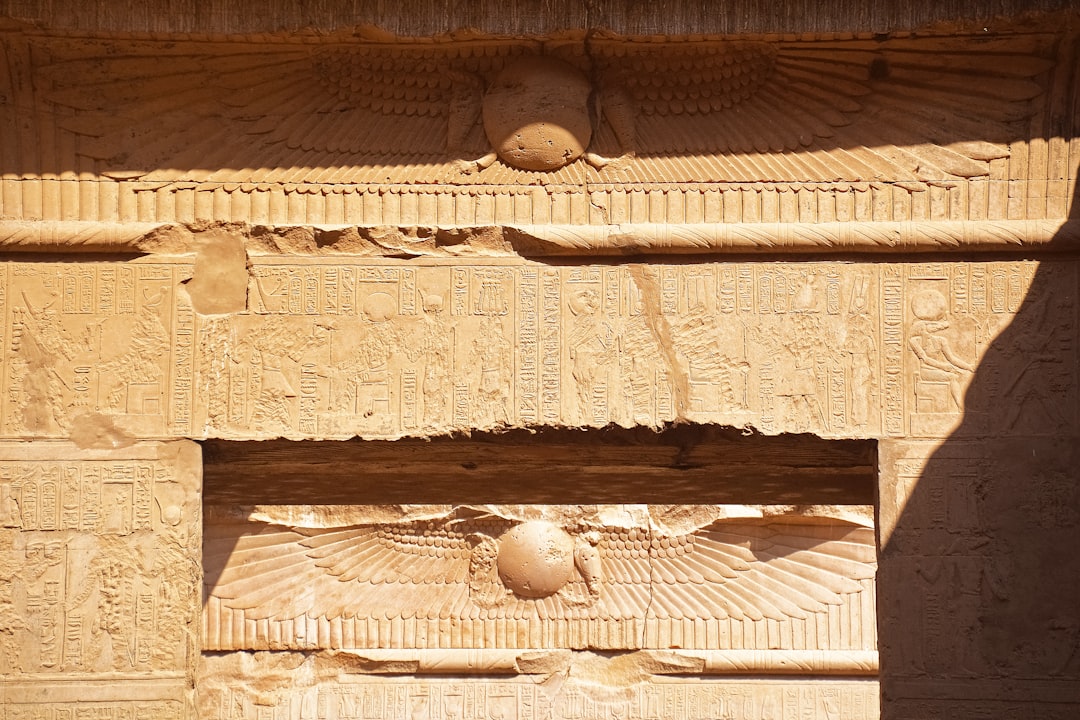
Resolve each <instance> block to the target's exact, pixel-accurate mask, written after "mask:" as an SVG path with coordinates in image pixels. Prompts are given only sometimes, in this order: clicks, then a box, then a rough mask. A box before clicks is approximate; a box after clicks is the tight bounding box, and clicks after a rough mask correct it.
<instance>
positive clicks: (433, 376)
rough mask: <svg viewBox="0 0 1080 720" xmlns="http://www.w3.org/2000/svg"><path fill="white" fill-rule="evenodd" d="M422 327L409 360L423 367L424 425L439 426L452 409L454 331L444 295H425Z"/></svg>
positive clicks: (413, 341) (413, 339) (413, 343)
mask: <svg viewBox="0 0 1080 720" xmlns="http://www.w3.org/2000/svg"><path fill="white" fill-rule="evenodd" d="M422 307H423V310H424V312H423V313H422V314H421V315H420V328H419V330H418V331H417V332H416V333H415V335H414V337H413V338H412V344H411V345H410V346H409V353H410V357H409V359H410V360H413V361H417V360H421V361H422V362H423V365H424V371H423V377H422V380H421V382H420V390H421V393H422V394H423V397H424V409H423V417H424V426H425V427H428V428H434V427H437V426H438V425H439V424H440V423H442V422H443V421H445V420H446V411H447V408H448V407H449V398H448V393H449V388H450V382H451V379H450V362H451V354H452V352H453V350H452V347H451V332H452V330H451V328H450V327H448V326H447V323H446V319H445V317H444V316H443V298H442V296H441V295H435V294H431V295H424V300H423V305H422Z"/></svg>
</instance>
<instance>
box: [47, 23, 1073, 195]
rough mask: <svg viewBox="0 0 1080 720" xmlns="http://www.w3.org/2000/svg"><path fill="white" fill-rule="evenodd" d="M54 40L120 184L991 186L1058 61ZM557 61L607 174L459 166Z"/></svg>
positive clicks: (77, 125) (679, 47)
mask: <svg viewBox="0 0 1080 720" xmlns="http://www.w3.org/2000/svg"><path fill="white" fill-rule="evenodd" d="M42 42H46V41H42ZM47 42H49V43H51V45H50V51H51V57H52V58H53V60H52V62H51V63H49V64H46V65H44V66H43V67H40V68H39V69H38V74H37V76H36V78H35V84H36V86H37V87H40V88H41V93H42V95H43V97H44V98H45V99H46V100H47V101H48V102H49V103H51V105H52V107H53V108H54V111H55V112H56V114H57V116H58V121H59V124H60V126H61V127H63V128H65V129H67V130H70V131H72V132H74V133H75V135H76V143H75V144H76V148H75V152H76V154H77V155H81V156H83V157H86V158H89V159H93V160H94V161H96V163H97V167H98V169H99V172H103V173H105V174H109V175H113V176H127V177H143V178H145V179H153V180H208V181H221V182H254V183H258V182H326V183H349V182H364V183H372V182H374V183H396V182H431V181H433V180H446V179H447V178H450V179H453V180H455V181H459V182H470V183H474V182H475V183H483V182H500V183H502V182H523V183H536V182H552V183H564V182H570V183H580V182H583V181H584V180H585V178H586V171H587V172H588V173H589V177H591V179H592V180H595V181H607V182H623V181H632V182H657V181H666V182H672V181H691V182H693V181H698V182H711V181H791V182H802V181H806V182H819V181H821V182H823V181H833V180H847V181H875V180H887V181H902V182H911V183H921V182H935V181H949V180H955V179H958V178H969V177H979V176H984V175H986V174H987V173H988V172H989V162H990V161H991V160H993V159H995V158H1001V157H1005V156H1007V154H1008V148H1007V143H1008V142H1009V141H1010V140H1011V139H1015V138H1019V137H1024V136H1025V134H1024V133H1023V132H1021V130H1022V128H1021V126H1022V124H1023V123H1024V122H1025V121H1026V120H1027V119H1028V118H1029V117H1030V116H1031V114H1032V107H1033V104H1032V100H1033V98H1035V97H1037V96H1038V95H1039V94H1041V93H1042V92H1043V88H1044V87H1045V85H1046V74H1047V71H1048V70H1049V69H1050V68H1051V67H1052V66H1053V61H1052V60H1051V59H1049V57H1047V55H1048V53H1049V52H1050V51H1049V49H1048V48H1049V42H1048V41H1047V40H1046V39H1045V36H1039V35H1017V36H1002V37H996V38H970V37H964V36H956V37H944V36H926V37H909V38H895V39H887V40H883V41H877V40H872V39H851V40H806V41H791V42H773V41H770V42H766V41H726V42H721V41H700V42H697V41H695V42H690V41H681V42H670V43H657V42H633V41H627V40H619V39H606V40H605V39H592V40H590V41H589V43H588V44H587V45H585V44H582V43H580V42H579V43H572V42H566V43H562V44H558V43H549V44H548V45H547V46H546V47H545V46H542V45H541V44H540V43H536V42H529V41H524V40H515V41H471V42H461V43H450V42H447V43H431V44H427V45H405V44H393V43H382V44H380V43H363V42H357V43H355V44H344V43H342V42H341V41H340V40H334V41H330V40H314V39H309V43H310V44H301V43H283V42H278V43H269V42H255V41H252V42H250V43H245V42H232V43H219V42H201V41H177V42H175V43H171V44H169V45H164V44H162V43H152V42H145V41H134V40H132V41H121V40H111V41H92V40H83V41H80V42H81V43H82V44H81V45H72V43H74V42H75V41H72V40H64V39H53V40H49V41H47ZM65 43H67V45H65ZM1044 46H1045V47H1044ZM540 53H548V54H552V55H556V56H558V57H560V58H562V59H564V60H566V61H568V62H570V63H571V64H574V65H576V66H578V67H579V68H580V69H581V70H582V72H583V73H585V74H586V75H587V76H588V77H590V78H591V79H592V82H593V84H594V90H595V91H596V92H595V96H596V97H597V98H598V100H599V106H600V112H599V115H598V118H599V120H598V121H597V122H596V126H595V128H594V133H593V143H592V146H591V148H590V150H591V151H592V155H591V156H587V157H588V158H589V159H591V160H592V161H593V164H594V165H597V166H599V169H596V168H589V167H588V163H587V160H586V159H581V160H578V161H576V162H574V163H571V164H570V165H568V166H567V167H564V168H562V169H560V170H557V171H553V172H548V173H543V172H540V173H536V172H527V171H521V170H515V169H513V168H509V167H507V166H506V165H504V164H502V163H495V164H494V165H493V166H491V167H489V168H487V169H486V170H483V171H482V172H479V173H475V174H473V175H470V176H466V175H462V174H461V173H457V174H456V175H455V167H457V165H456V163H458V162H460V161H463V160H473V159H476V158H478V157H480V156H482V155H485V154H486V153H488V152H490V150H491V148H490V146H489V145H488V143H487V140H486V138H485V135H484V131H483V126H482V122H481V118H480V106H481V102H482V97H483V91H484V89H485V87H486V86H487V85H488V84H489V83H490V82H491V81H492V79H493V78H494V76H495V75H496V74H497V72H498V71H499V70H500V69H502V68H503V67H505V65H506V64H507V63H508V62H509V61H510V60H511V59H513V58H516V57H518V56H520V55H524V54H540ZM620 156H621V157H622V161H620V162H617V163H615V164H614V165H612V164H605V162H606V161H604V160H603V158H604V157H607V158H615V157H620ZM597 158H600V162H596V159H597Z"/></svg>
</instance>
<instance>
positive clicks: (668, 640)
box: [203, 505, 876, 670]
mask: <svg viewBox="0 0 1080 720" xmlns="http://www.w3.org/2000/svg"><path fill="white" fill-rule="evenodd" d="M284 510H286V508H282V511H284ZM287 510H288V513H287V515H282V514H281V513H280V512H279V513H278V514H279V516H280V518H279V519H278V520H277V524H275V523H274V517H273V515H274V512H273V510H272V508H269V509H268V508H263V509H262V511H260V512H259V513H258V517H259V518H260V521H259V522H252V521H250V520H244V518H245V517H250V510H245V509H238V510H234V511H233V512H232V513H229V512H227V511H219V512H218V513H217V515H219V517H215V515H214V514H212V515H211V516H210V519H209V520H208V524H207V535H206V540H205V553H206V562H207V575H206V583H207V588H206V598H207V601H206V606H205V610H204V621H203V622H204V646H205V647H206V648H207V649H211V650H240V649H297V650H307V649H317V648H318V649H365V648H381V649H404V650H409V649H420V650H435V649H439V648H460V649H467V648H494V649H504V648H532V649H537V650H540V649H544V650H555V649H559V648H569V649H581V648H593V649H597V650H633V649H639V648H651V649H667V648H684V649H690V650H703V651H724V650H736V651H752V650H756V651H762V652H761V653H759V661H760V662H762V663H763V668H762V669H763V670H764V669H766V666H768V664H769V660H768V656H769V653H770V651H771V650H794V651H811V650H816V651H835V653H834V654H835V655H836V656H837V658H838V659H836V660H831V661H830V660H827V656H828V655H829V652H825V653H824V654H823V655H822V658H823V661H825V662H826V663H828V662H835V663H838V664H839V665H841V666H843V665H844V664H845V663H846V662H848V660H845V659H842V658H844V657H845V654H846V653H847V652H849V651H854V652H855V654H856V655H858V653H859V652H866V651H873V650H874V647H875V640H874V636H875V632H876V628H875V624H874V612H873V608H874V603H875V601H874V590H873V577H874V563H875V554H876V550H875V545H874V534H873V530H872V527H869V526H870V521H869V512H867V513H865V514H864V517H865V518H866V519H865V520H864V521H863V522H864V525H862V526H860V525H857V524H853V523H851V522H847V521H841V520H833V519H827V518H821V517H817V516H800V515H797V514H791V513H790V512H785V509H784V508H774V509H772V511H771V512H770V510H769V508H765V511H764V512H765V515H764V516H762V512H763V511H762V509H759V508H747V507H742V506H737V507H725V506H670V507H661V506H645V505H613V506H594V507H591V508H590V507H588V506H578V505H575V506H551V505H528V506H482V507H480V506H478V507H457V508H455V509H454V510H452V511H450V512H448V513H434V514H433V512H432V508H431V507H429V506H424V507H423V508H419V507H418V508H416V509H415V510H413V511H412V512H411V513H406V514H405V515H404V516H403V517H402V518H400V519H399V520H398V521H396V522H390V521H387V520H386V510H385V509H380V508H364V507H351V508H349V512H348V513H347V514H345V515H343V514H342V509H341V508H340V507H337V508H315V507H311V508H306V509H305V508H302V507H289V508H287ZM365 511H367V512H365ZM365 515H369V517H371V518H372V520H369V521H368V522H366V523H365V522H363V518H364V516H365ZM304 517H310V518H318V520H317V521H314V524H312V523H311V522H309V523H306V524H305V526H300V527H298V526H296V525H294V524H292V523H290V524H288V525H285V524H282V523H287V522H289V519H294V518H304ZM346 517H348V520H345V518H346ZM334 518H342V519H341V520H338V521H337V523H335V521H334ZM292 522H295V520H293V521H292ZM346 522H348V523H350V524H344V523H346ZM296 587H303V588H304V589H305V590H304V592H303V593H299V594H297V593H295V592H293V591H292V590H291V588H296ZM736 654H738V653H736ZM746 654H747V655H749V653H746ZM721 656H723V654H722V653H721Z"/></svg>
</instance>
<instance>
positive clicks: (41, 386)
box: [10, 294, 76, 430]
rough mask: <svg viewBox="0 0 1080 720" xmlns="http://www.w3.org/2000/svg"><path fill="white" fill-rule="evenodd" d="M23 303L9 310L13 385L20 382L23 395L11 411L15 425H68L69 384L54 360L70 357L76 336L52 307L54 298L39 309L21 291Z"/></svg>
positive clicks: (27, 427) (37, 427)
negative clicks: (74, 336) (10, 314)
mask: <svg viewBox="0 0 1080 720" xmlns="http://www.w3.org/2000/svg"><path fill="white" fill-rule="evenodd" d="M23 301H24V303H25V304H24V305H23V306H22V307H16V308H13V310H12V323H11V333H12V337H11V349H12V351H13V353H14V357H13V358H12V360H11V366H10V373H11V381H10V382H11V384H12V386H21V388H22V398H21V401H20V402H19V403H18V404H17V405H16V410H15V412H14V413H12V419H13V420H14V422H15V424H16V426H17V429H19V430H40V429H45V428H50V427H51V428H58V429H63V428H65V427H67V422H68V419H67V415H66V407H67V394H68V392H67V391H68V389H69V388H68V386H67V383H66V382H65V381H64V378H63V377H61V375H60V372H59V371H58V370H57V361H58V360H60V359H64V360H70V359H71V358H72V357H74V353H75V351H76V348H75V339H74V338H73V337H72V336H71V334H70V333H68V331H67V329H66V328H65V327H64V325H63V323H62V321H61V320H62V319H61V317H60V314H59V313H58V312H57V311H56V310H54V309H53V307H52V306H53V304H54V303H55V300H54V301H52V302H49V303H47V304H46V305H45V306H43V307H42V308H40V309H35V308H34V305H33V303H32V302H31V301H30V299H29V298H27V297H26V295H25V294H24V295H23Z"/></svg>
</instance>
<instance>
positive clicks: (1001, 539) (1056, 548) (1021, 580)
mask: <svg viewBox="0 0 1080 720" xmlns="http://www.w3.org/2000/svg"><path fill="white" fill-rule="evenodd" d="M1072 136H1073V137H1075V132H1074V133H1073V135H1072ZM1078 214H1080V202H1078V199H1077V198H1076V197H1074V198H1073V202H1072V205H1071V213H1070V216H1071V217H1074V218H1075V217H1077V215H1078ZM1041 257H1042V256H1041ZM1014 262H1015V261H1014ZM978 264H979V261H978V260H976V261H975V262H974V265H978ZM987 270H988V272H987V278H988V283H989V282H990V278H992V277H993V276H994V275H995V273H997V276H998V277H1001V273H1009V272H1015V267H1014V268H1009V267H1007V266H1006V265H1005V264H1004V263H999V264H998V265H996V266H995V264H994V263H988V264H987ZM1078 287H1080V263H1078V262H1077V260H1076V258H1075V256H1065V255H1051V256H1048V257H1047V259H1043V260H1042V261H1041V262H1040V263H1039V265H1038V269H1037V270H1036V271H1035V273H1034V276H1033V279H1032V281H1031V284H1030V289H1029V290H1028V292H1027V294H1026V295H1025V296H1024V299H1023V302H1022V304H1021V305H1020V307H1019V308H1017V310H1016V312H1015V315H1014V316H1013V317H1012V319H1011V322H1010V323H1009V324H1008V325H1007V326H1006V327H1004V328H1003V329H1002V330H1001V331H1000V333H999V334H997V336H996V337H993V332H992V331H993V326H992V325H990V327H989V328H987V329H986V330H987V331H988V332H989V334H988V336H987V339H988V342H989V344H988V345H987V346H986V348H987V349H986V351H985V353H984V355H983V357H982V360H981V361H980V362H979V364H978V367H976V368H974V372H973V374H970V376H969V377H964V374H965V372H966V371H965V370H964V369H962V368H958V369H956V370H955V372H953V373H952V375H953V377H949V375H950V373H949V372H943V373H941V374H942V377H941V378H939V380H940V383H942V387H940V388H939V389H938V390H939V392H940V393H941V394H942V395H944V393H945V392H946V390H945V383H948V382H950V380H953V379H955V378H961V379H962V380H965V381H966V380H970V383H969V384H968V386H967V390H966V393H965V395H964V398H963V399H964V406H963V407H964V416H963V420H962V422H961V423H960V424H959V426H958V427H956V428H955V430H954V431H953V432H952V433H951V434H950V435H949V436H948V438H947V439H946V440H945V441H944V442H942V443H940V445H939V446H936V447H935V444H934V443H932V442H917V441H913V442H895V443H893V442H885V443H882V447H881V451H882V452H881V473H882V483H881V485H880V493H881V494H880V497H879V500H880V504H881V508H882V514H883V516H885V515H888V514H889V512H890V508H892V509H894V510H895V512H896V513H897V514H896V515H895V517H897V521H896V525H895V529H894V530H893V532H892V534H891V536H890V537H889V538H888V539H887V541H885V544H884V546H883V547H882V550H881V556H880V567H879V579H878V588H879V591H878V596H879V598H880V600H879V626H880V628H881V630H882V632H881V639H880V645H881V647H880V650H881V668H882V710H883V718H886V719H887V720H888V719H899V718H919V719H920V720H922V719H931V718H949V719H950V720H958V719H959V718H969V717H970V718H976V717H977V718H1005V717H1010V718H1011V717H1016V718H1061V719H1062V720H1065V719H1066V718H1077V717H1080V445H1078V442H1077V441H1078V440H1080V432H1078V418H1077V415H1078V402H1077V397H1078V390H1077V377H1078V358H1080V347H1078V345H1080V343H1078V320H1077V316H1078V310H1080V301H1078ZM919 297H920V296H919V295H917V294H913V296H912V297H908V298H905V302H907V303H908V304H909V307H908V309H907V310H908V313H909V315H908V317H909V318H913V320H912V321H910V322H911V325H910V326H909V330H908V340H907V342H908V347H907V348H905V352H907V353H908V362H909V363H911V364H910V365H909V367H911V366H912V365H914V366H917V367H923V368H925V367H926V363H920V360H919V358H918V357H917V355H916V353H915V351H914V349H913V347H912V340H911V338H913V337H916V336H918V335H919V333H920V332H922V333H923V334H924V336H925V335H927V334H929V335H933V334H934V333H935V332H937V336H938V337H944V336H945V333H947V332H953V333H954V335H955V332H956V331H957V328H956V326H957V325H958V324H959V323H958V322H955V321H954V322H953V330H941V329H937V330H935V328H934V327H933V326H932V327H931V328H930V329H929V331H927V330H926V329H925V328H923V329H922V330H920V329H919V327H917V325H918V323H919V322H920V320H919V318H918V315H919V314H920V313H921V314H922V315H924V316H930V315H934V311H933V310H932V309H927V308H926V307H922V308H919V307H917V306H916V305H917V303H919V302H923V303H924V304H925V302H926V301H925V299H924V300H922V301H920V299H919ZM922 297H923V298H925V297H926V296H925V295H924V296H922ZM954 301H955V297H953V298H952V301H951V302H950V303H949V304H950V305H951V304H952V302H954ZM948 312H951V310H950V311H948ZM1001 316H1002V317H1006V318H1007V317H1008V314H1002V315H1001ZM986 317H987V318H988V319H989V320H991V321H992V320H993V317H994V315H993V309H992V308H988V311H987V315H986ZM955 319H956V318H955V317H954V320H955ZM945 322H948V317H946V318H945ZM988 325H989V323H988ZM990 338H993V339H992V340H991V339H990ZM937 350H939V351H940V350H941V348H940V347H938V348H937ZM944 356H945V353H943V352H938V359H939V360H944V361H945V362H946V363H948V362H949V361H948V360H947V359H945V357H944ZM909 392H911V391H909ZM918 392H919V388H918V387H916V388H914V393H915V394H914V396H913V397H911V398H910V401H911V402H912V403H913V404H917V403H918V402H919V399H918ZM916 409H917V408H916ZM912 434H917V430H916V429H915V428H914V427H913V428H912ZM923 458H925V465H924V466H923V465H922V463H923ZM920 467H921V468H922V469H921V472H919V468H920ZM908 492H910V496H909V497H908V500H907V502H906V504H902V503H897V498H901V497H903V496H904V495H905V494H907V493H908ZM883 539H884V538H883Z"/></svg>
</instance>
